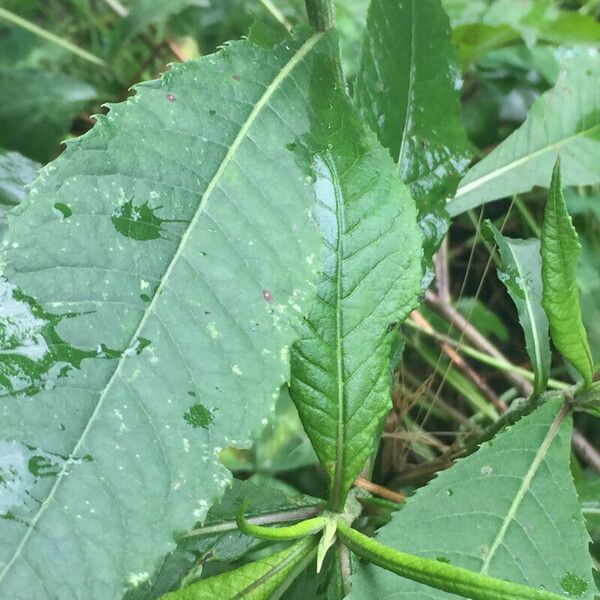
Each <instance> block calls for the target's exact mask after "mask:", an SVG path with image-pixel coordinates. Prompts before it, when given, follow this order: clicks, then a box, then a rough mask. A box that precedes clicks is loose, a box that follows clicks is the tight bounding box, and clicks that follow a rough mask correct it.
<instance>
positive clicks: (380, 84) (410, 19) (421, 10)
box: [355, 0, 469, 257]
mask: <svg viewBox="0 0 600 600" xmlns="http://www.w3.org/2000/svg"><path fill="white" fill-rule="evenodd" d="M459 81H460V71H459V70H458V68H457V66H456V63H455V59H454V50H453V49H452V44H451V41H450V26H449V23H448V17H447V16H446V14H445V13H444V10H443V8H442V6H441V4H440V0H406V1H405V2H397V1H396V0H372V2H371V5H370V8H369V14H368V18H367V27H366V29H365V35H364V40H363V55H362V64H361V68H360V71H359V73H358V77H357V80H356V86H355V97H356V102H357V104H358V106H359V107H360V110H361V113H362V114H363V116H364V117H365V120H366V121H367V123H368V124H369V125H370V126H371V128H372V129H373V131H375V132H376V133H377V136H378V138H379V140H380V142H381V143H382V144H383V145H384V146H385V147H386V148H388V149H389V151H390V153H391V155H392V157H393V158H394V160H395V161H396V162H397V164H398V173H399V175H400V178H401V179H402V181H404V183H406V184H407V185H408V187H409V189H410V191H411V193H412V195H413V197H414V198H415V201H416V203H417V207H418V210H419V222H420V225H421V228H422V229H423V232H424V233H425V237H426V242H427V246H428V250H427V251H426V255H427V257H431V255H432V254H433V252H434V251H435V250H436V249H437V247H438V246H439V244H440V243H441V241H442V239H443V238H444V235H445V233H446V231H447V229H448V215H447V213H446V198H448V197H450V196H452V195H453V194H454V192H455V190H456V185H457V183H458V180H459V177H460V175H462V173H463V171H464V169H465V168H466V166H467V164H468V158H469V152H468V144H467V138H466V135H465V132H464V130H463V127H462V125H461V123H460V100H459V95H458V91H457V90H458V85H459Z"/></svg>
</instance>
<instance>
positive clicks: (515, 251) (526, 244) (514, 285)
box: [486, 221, 551, 395]
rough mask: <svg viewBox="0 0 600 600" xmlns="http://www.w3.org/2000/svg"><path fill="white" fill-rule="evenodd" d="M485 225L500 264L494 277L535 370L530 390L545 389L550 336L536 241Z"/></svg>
mask: <svg viewBox="0 0 600 600" xmlns="http://www.w3.org/2000/svg"><path fill="white" fill-rule="evenodd" d="M486 226H487V227H488V228H489V230H490V231H491V232H492V235H493V237H494V240H495V241H496V244H498V249H499V250H500V257H501V259H502V264H501V266H500V268H499V269H498V278H499V279H500V281H502V283H504V285H505V286H506V289H507V290H508V293H509V294H510V297H511V298H512V300H513V302H514V303H515V306H516V307H517V313H518V315H519V323H521V327H522V328H523V333H524V334H525V347H526V348H527V354H528V355H529V360H530V361H531V366H532V368H533V372H534V374H535V382H534V392H535V394H536V395H539V394H541V393H542V392H543V391H544V390H545V389H546V383H547V382H548V377H549V376H550V360H551V354H550V339H549V337H548V318H547V317H546V313H545V312H544V309H543V307H542V289H543V287H542V257H541V255H540V241H539V240H538V239H535V238H532V239H529V240H519V239H517V240H515V239H510V238H507V237H504V236H503V235H502V234H501V233H500V231H498V229H497V228H496V227H495V226H494V224H493V223H492V222H491V221H487V222H486Z"/></svg>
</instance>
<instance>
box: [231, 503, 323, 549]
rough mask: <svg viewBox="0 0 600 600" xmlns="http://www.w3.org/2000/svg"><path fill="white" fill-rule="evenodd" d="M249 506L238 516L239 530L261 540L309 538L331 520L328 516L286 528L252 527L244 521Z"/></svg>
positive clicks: (245, 505)
mask: <svg viewBox="0 0 600 600" xmlns="http://www.w3.org/2000/svg"><path fill="white" fill-rule="evenodd" d="M247 506H248V505H247V504H243V505H242V507H241V508H240V511H239V513H238V515H237V526H238V529H239V530H240V531H241V532H242V533H245V534H246V535H249V536H252V537H255V538H259V539H261V540H273V541H284V540H296V539H298V538H303V537H307V536H309V535H314V534H315V533H318V532H319V531H321V530H322V529H323V528H324V527H325V526H326V525H327V523H329V521H330V520H331V519H330V518H328V517H326V516H319V517H313V518H312V519H307V520H306V521H301V522H300V523H296V524H295V525H288V526H284V527H264V526H262V525H252V523H249V522H248V521H246V519H244V511H245V510H246V508H247Z"/></svg>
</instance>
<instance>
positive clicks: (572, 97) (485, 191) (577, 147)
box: [448, 51, 600, 215]
mask: <svg viewBox="0 0 600 600" xmlns="http://www.w3.org/2000/svg"><path fill="white" fill-rule="evenodd" d="M598 89H600V58H599V57H598V56H596V55H595V54H592V55H590V54H587V53H584V52H583V51H582V52H575V53H574V56H573V57H572V58H571V59H570V60H568V61H566V62H565V65H564V68H563V70H562V71H561V73H560V74H559V77H558V80H557V82H556V84H555V86H554V87H553V88H552V89H551V90H550V91H548V92H546V93H545V94H542V96H540V97H539V98H538V99H537V100H536V102H535V103H534V105H533V106H532V108H531V110H530V112H529V115H528V117H527V120H526V121H525V123H523V125H522V126H521V127H519V129H517V130H516V131H515V132H514V133H513V134H511V135H510V136H509V137H508V138H507V139H506V140H505V141H504V142H502V143H501V144H500V145H499V146H498V147H496V148H495V149H494V150H493V151H492V152H490V154H488V156H486V157H485V158H484V159H483V160H482V161H481V162H479V163H477V164H476V165H475V166H474V167H473V168H471V169H470V171H469V172H468V173H467V175H466V176H465V178H464V179H463V180H462V181H461V182H460V185H459V186H458V190H457V192H456V196H455V197H454V199H453V200H451V201H450V202H449V203H448V212H449V213H450V214H451V215H457V214H460V213H462V212H464V211H465V210H468V209H469V208H474V207H476V206H479V205H481V204H484V203H486V202H490V201H491V200H496V199H498V198H504V197H506V196H511V195H512V194H519V193H522V192H527V191H529V190H530V189H531V188H532V187H533V186H536V185H537V186H543V187H547V186H548V182H549V181H550V175H551V173H552V167H553V166H554V162H555V160H556V157H557V155H558V154H560V157H561V164H562V174H563V178H564V183H565V185H585V184H592V183H597V182H598V181H600V161H598V155H599V153H600V95H599V94H598Z"/></svg>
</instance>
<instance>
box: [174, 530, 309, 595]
mask: <svg viewBox="0 0 600 600" xmlns="http://www.w3.org/2000/svg"><path fill="white" fill-rule="evenodd" d="M317 541H318V538H317V537H316V536H313V537H307V538H304V539H302V540H300V541H299V542H296V543H295V544H293V545H292V546H290V547H289V548H286V549H285V550H281V551H279V552H276V553H275V554H273V555H271V556H268V557H266V558H261V559H260V560H256V561H254V562H251V563H248V564H246V565H244V566H242V567H239V568H238V569H235V570H233V571H228V572H226V573H223V574H221V575H215V576H214V577H209V578H208V579H205V580H204V581H199V582H198V583H193V584H191V585H189V586H187V587H185V588H183V589H181V590H179V591H177V592H172V593H170V594H166V595H165V596H163V599H164V600H214V599H215V598H222V599H223V600H226V599H229V598H245V599H247V600H268V599H269V598H273V597H275V598H277V597H280V595H281V593H282V592H284V591H285V589H286V588H287V587H288V586H289V585H291V583H292V582H293V580H294V579H295V577H296V575H298V574H299V573H300V572H301V571H302V570H303V569H304V567H306V566H307V565H308V563H309V562H310V561H311V560H312V559H313V557H314V555H315V553H316V550H317Z"/></svg>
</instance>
